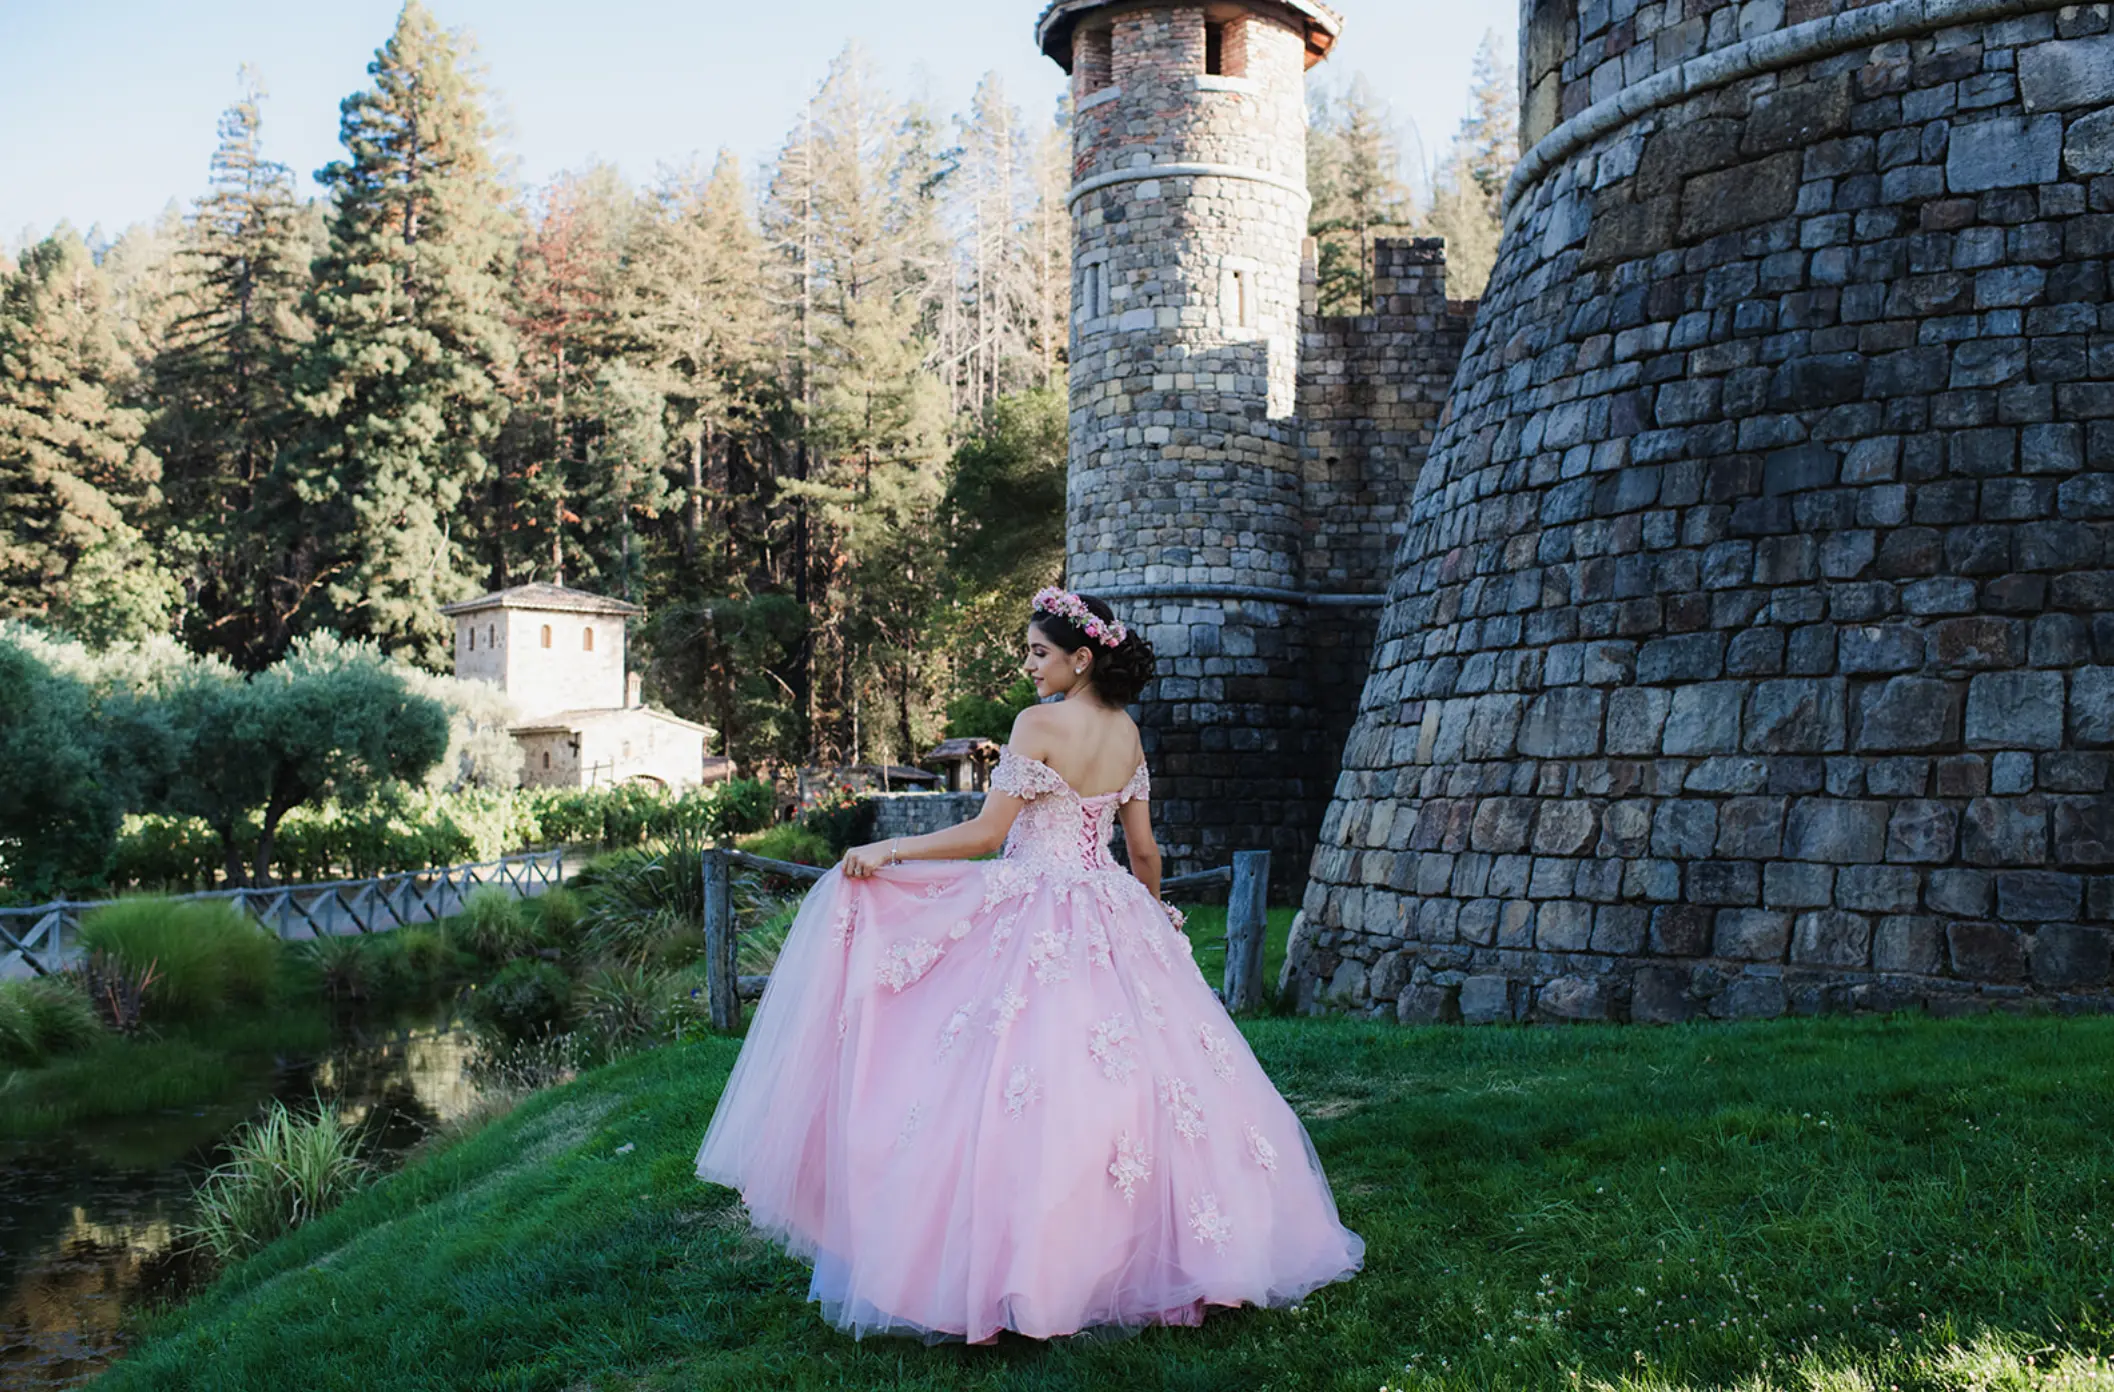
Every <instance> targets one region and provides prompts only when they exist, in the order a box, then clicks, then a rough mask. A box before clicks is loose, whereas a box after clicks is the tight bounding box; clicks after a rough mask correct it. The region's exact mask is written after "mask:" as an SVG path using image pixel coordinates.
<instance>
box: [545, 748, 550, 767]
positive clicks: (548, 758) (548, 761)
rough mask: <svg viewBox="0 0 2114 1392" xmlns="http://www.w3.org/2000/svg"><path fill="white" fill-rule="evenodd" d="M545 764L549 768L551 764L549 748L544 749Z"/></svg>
mask: <svg viewBox="0 0 2114 1392" xmlns="http://www.w3.org/2000/svg"><path fill="white" fill-rule="evenodd" d="M543 766H544V767H545V768H549V767H550V766H551V752H550V751H549V750H548V749H546V750H544V751H543Z"/></svg>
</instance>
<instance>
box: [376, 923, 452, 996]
mask: <svg viewBox="0 0 2114 1392" xmlns="http://www.w3.org/2000/svg"><path fill="white" fill-rule="evenodd" d="M369 941H371V942H372V943H373V944H374V950H375V951H376V952H377V953H380V954H384V955H386V956H387V957H389V958H391V959H393V960H394V962H395V963H396V967H397V973H396V974H397V976H398V977H399V978H400V979H401V980H402V981H403V982H404V983H405V984H407V985H410V984H416V985H425V984H432V983H436V982H438V981H439V980H440V979H441V978H442V977H443V976H445V975H446V974H447V972H448V970H449V968H450V967H452V966H453V965H454V964H453V963H452V962H451V961H450V960H449V953H448V944H447V942H446V941H445V940H444V939H443V938H442V937H441V935H440V934H439V933H438V932H436V931H434V930H433V929H431V928H399V929H397V930H396V931H395V932H393V933H385V934H383V935H382V936H380V937H378V938H372V939H370V940H369Z"/></svg>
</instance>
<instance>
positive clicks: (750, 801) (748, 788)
mask: <svg viewBox="0 0 2114 1392" xmlns="http://www.w3.org/2000/svg"><path fill="white" fill-rule="evenodd" d="M707 796H708V798H709V800H710V803H711V808H712V816H711V820H710V823H709V827H708V829H709V830H710V831H711V833H712V834H713V835H714V836H719V837H734V836H745V835H747V834H749V833H750V832H753V831H762V830H764V829H765V828H767V827H769V826H770V825H771V823H772V822H774V821H776V820H777V819H778V790H777V789H776V788H773V787H772V786H771V785H770V784H768V783H766V782H764V781H763V780H762V779H758V778H737V779H734V780H732V781H730V782H726V783H721V784H719V785H717V786H716V787H714V788H713V789H712V791H711V793H710V794H708V795H707Z"/></svg>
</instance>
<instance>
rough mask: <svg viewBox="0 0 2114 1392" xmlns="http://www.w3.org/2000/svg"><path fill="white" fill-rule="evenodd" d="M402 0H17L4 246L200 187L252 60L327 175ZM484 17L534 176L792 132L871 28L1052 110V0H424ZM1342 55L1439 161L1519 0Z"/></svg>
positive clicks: (1411, 1)
mask: <svg viewBox="0 0 2114 1392" xmlns="http://www.w3.org/2000/svg"><path fill="white" fill-rule="evenodd" d="M398 3H399V0H93V3H82V0H0V244H11V243H13V242H14V241H15V240H16V239H17V238H18V237H19V236H20V234H21V233H22V232H24V231H25V230H29V231H34V232H38V233H41V232H43V231H46V230H48V229H49V228H50V227H51V226H52V225H53V224H54V223H56V222H57V221H59V220H60V219H61V218H65V219H67V220H70V221H71V222H73V223H74V225H75V226H77V227H80V228H82V229H83V230H86V229H87V228H88V227H89V226H90V225H91V224H96V223H100V224H102V226H103V228H104V229H105V230H106V231H107V232H109V233H112V234H114V233H116V232H117V231H118V230H120V229H122V228H123V227H124V226H126V225H127V224H129V223H132V222H136V221H140V220H143V219H149V218H152V217H153V216H155V215H156V214H157V213H158V212H160V210H161V209H162V207H163V205H164V204H166V203H167V202H168V201H169V199H170V198H172V197H174V198H178V199H180V200H184V201H188V200H189V199H190V198H191V197H192V196H194V195H195V194H196V193H198V192H199V191H200V190H201V189H202V188H203V186H204V184H205V179H206V161H207V157H208V156H209V155H210V154H211V152H212V148H213V140H214V136H213V123H214V120H215V119H216V117H217V116H218V114H219V112H220V110H221V109H222V108H223V107H225V106H226V105H227V104H228V102H229V101H230V99H231V98H232V97H233V95H234V93H235V90H236V85H235V70H236V68H237V66H238V65H240V64H242V63H244V62H249V63H252V64H255V65H256V66H257V67H258V68H259V70H260V71H261V72H262V73H263V75H264V79H265V82H266V85H267V86H268V87H269V89H270V92H271V100H270V101H269V103H268V104H267V105H266V107H265V121H266V126H265V140H266V144H267V148H268V152H269V153H270V154H271V155H272V156H273V157H274V158H277V159H280V160H283V161H285V162H286V163H288V164H290V165H292V166H293V168H294V169H295V170H296V172H297V173H298V174H299V175H300V177H301V180H302V185H303V191H304V193H309V192H313V186H312V185H311V184H310V183H309V181H308V180H309V176H310V175H311V174H312V173H313V172H314V171H315V170H316V169H318V168H320V167H321V166H322V165H323V164H325V163H326V162H328V161H329V160H331V159H333V158H335V157H336V155H337V153H338V146H337V119H338V116H337V107H338V102H339V101H340V100H341V99H342V98H343V97H344V96H345V95H346V94H347V93H350V92H352V91H354V90H355V89H357V88H358V87H360V86H361V85H363V83H364V82H365V78H366V72H365V70H366V65H367V62H368V60H369V59H370V58H371V57H372V56H373V52H374V49H375V48H376V46H377V45H379V44H380V43H381V42H382V40H383V39H385V38H386V37H387V36H388V33H389V28H390V25H391V24H392V22H393V21H394V19H395V16H396V12H397V8H398ZM428 3H429V4H430V5H431V8H432V9H433V10H434V12H435V14H436V15H437V16H438V17H439V19H440V21H441V22H442V23H443V24H445V25H447V26H449V27H451V28H453V27H462V28H466V29H468V30H469V31H470V32H471V34H472V35H473V36H474V37H475V38H476V40H477V44H478V49H479V51H480V53H481V55H482V58H483V61H484V63H485V65H486V67H487V69H488V78H489V82H490V85H491V88H492V90H493V92H494V94H495V97H496V99H497V100H496V106H497V110H498V112H499V114H500V116H501V118H502V120H503V122H504V124H505V127H506V135H505V147H506V150H507V152H508V153H509V154H511V155H512V156H513V157H514V159H515V160H516V162H517V168H518V170H519V173H520V175H521V177H522V178H523V179H524V180H526V181H527V182H529V183H531V184H534V183H539V182H541V181H543V180H545V179H547V178H549V177H550V176H551V175H552V174H554V173H556V172H557V171H559V170H561V169H566V168H570V167H575V166H578V165H581V164H584V163H586V162H587V161H588V160H589V159H591V158H595V157H601V158H604V159H607V160H610V161H613V162H614V163H615V164H616V165H617V166H618V167H619V168H620V169H622V170H623V172H624V174H625V175H626V176H627V177H629V178H630V179H631V180H633V181H634V182H644V181H647V180H649V179H651V178H652V177H653V176H654V174H655V172H656V170H657V168H659V167H660V166H663V165H678V164H681V163H683V162H684V161H685V160H687V159H689V158H690V157H691V156H692V155H698V156H701V157H705V158H709V157H710V156H711V154H712V153H713V152H714V151H715V150H717V149H718V148H719V147H721V146H726V147H728V148H731V149H732V150H733V151H734V152H735V153H736V154H737V155H739V156H740V157H741V159H742V162H743V164H744V166H746V167H750V168H753V167H754V165H755V164H756V162H757V161H759V160H761V159H763V158H765V157H767V156H768V155H770V154H771V153H772V152H773V151H775V150H776V148H777V147H778V145H779V143H780V141H781V140H782V139H783V137H784V135H785V133H786V131H787V130H789V129H790V128H791V126H792V123H793V121H794V119H795V117H796V115H797V113H798V111H799V107H800V103H801V101H802V100H803V98H804V96H805V95H806V93H807V92H808V91H809V90H810V89H811V88H812V87H813V86H814V84H815V83H816V82H817V81H819V80H820V78H821V77H822V75H823V73H824V71H825V70H826V69H827V67H828V65H829V62H830V59H831V58H832V57H834V56H835V55H836V53H837V52H838V51H839V50H840V49H841V48H842V47H843V46H844V44H845V43H846V42H847V41H848V40H851V39H854V38H856V39H859V40H861V41H862V42H863V43H864V44H865V45H866V47H867V48H868V50H869V51H870V52H871V53H872V54H873V56H874V57H875V59H876V60H877V61H878V62H879V64H880V66H881V70H882V73H883V75H884V76H885V77H886V78H887V79H888V81H889V83H890V85H891V86H892V87H893V88H894V89H895V90H896V91H898V92H900V93H902V94H904V95H906V96H907V95H922V96H924V97H926V98H927V99H928V100H930V101H931V102H932V103H933V104H934V105H935V106H937V108H938V109H939V110H941V111H942V112H945V113H947V114H949V115H951V114H953V113H955V112H958V111H961V110H962V109H964V108H965V107H966V106H967V105H968V101H969V97H970V94H971V93H972V92H973V91H974V89H975V87H976V83H977V81H978V79H979V78H980V77H981V76H982V75H983V74H984V73H985V72H987V71H991V70H996V71H997V72H999V73H1000V74H1001V76H1002V77H1003V78H1004V81H1005V84H1006V87H1007V90H1008V92H1009V94H1010V95H1011V97H1012V99H1013V101H1014V103H1015V105H1017V106H1020V107H1021V108H1022V109H1023V110H1024V111H1026V112H1027V113H1028V114H1029V115H1031V116H1035V117H1038V118H1039V117H1041V116H1043V115H1044V114H1046V113H1048V112H1050V111H1051V110H1053V109H1054V103H1055V101H1056V99H1057V96H1058V94H1059V91H1060V86H1061V82H1062V75H1061V74H1060V73H1059V71H1058V69H1057V67H1056V65H1055V64H1052V63H1050V62H1049V61H1048V60H1046V59H1044V58H1042V57H1041V56H1040V55H1039V54H1038V53H1037V52H1036V51H1035V45H1034V42H1033V25H1034V20H1035V16H1036V15H1037V13H1038V12H1039V11H1040V9H1041V7H1042V0H888V3H877V2H876V0H685V2H684V3H667V2H666V0H589V2H588V3H585V4H583V3H579V0H568V3H562V4H561V3H558V0H428ZM1337 7H1338V8H1339V9H1341V10H1342V11H1343V12H1344V13H1345V15H1346V27H1345V31H1344V37H1343V42H1342V44H1341V46H1340V47H1339V48H1338V49H1337V52H1336V56H1335V57H1334V58H1333V59H1332V60H1331V61H1330V62H1329V64H1328V65H1327V67H1326V69H1325V71H1327V72H1329V73H1330V74H1331V75H1332V77H1333V78H1334V79H1336V80H1347V79H1348V78H1349V77H1350V75H1351V74H1353V73H1358V72H1362V73H1364V74H1365V75H1366V76H1367V78H1369V79H1370V80H1371V82H1372V84H1373V86H1374V87H1375V89H1376V90H1377V91H1378V93H1379V94H1380V96H1381V97H1382V98H1383V99H1384V100H1386V101H1387V102H1388V103H1389V104H1390V105H1391V106H1392V108H1393V112H1394V115H1395V117H1396V120H1397V123H1398V125H1399V126H1400V127H1401V128H1402V129H1403V130H1404V132H1405V134H1406V135H1408V134H1409V133H1410V132H1411V131H1412V130H1413V131H1414V136H1412V137H1411V143H1410V149H1411V152H1412V158H1414V157H1415V150H1416V146H1415V144H1414V143H1413V142H1414V139H1415V138H1416V137H1421V140H1422V142H1423V144H1424V146H1425V147H1426V148H1427V150H1428V151H1429V156H1428V157H1429V158H1435V157H1436V152H1437V151H1438V150H1439V149H1440V148H1442V147H1443V146H1444V143H1445V141H1446V139H1447V137H1448V136H1449V135H1450V134H1451V133H1452V131H1453V128H1454V126H1455V124H1456V123H1457V122H1458V121H1459V119H1460V117H1461V114H1462V112H1463V109H1464V106H1465V101H1466V93H1467V87H1468V76H1469V63H1470V61H1471V59H1472V58H1473V56H1474V53H1475V49H1476V46H1477V44H1478V43H1479V42H1480V41H1481V40H1482V37H1483V35H1484V34H1485V33H1486V32H1488V31H1492V30H1495V31H1496V32H1497V34H1498V37H1499V42H1500V44H1501V45H1502V46H1503V51H1504V52H1505V53H1506V54H1507V55H1508V56H1509V55H1510V54H1511V53H1512V51H1513V47H1514V44H1515V35H1516V32H1517V31H1516V28H1515V23H1516V21H1515V18H1514V12H1515V9H1516V6H1515V4H1514V3H1513V0H1337Z"/></svg>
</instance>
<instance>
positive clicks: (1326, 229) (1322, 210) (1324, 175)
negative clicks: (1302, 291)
mask: <svg viewBox="0 0 2114 1392" xmlns="http://www.w3.org/2000/svg"><path fill="white" fill-rule="evenodd" d="M1312 106H1313V113H1312V120H1311V122H1310V124H1309V126H1308V136H1307V180H1308V183H1309V185H1310V187H1311V188H1312V191H1313V195H1314V205H1313V211H1312V212H1311V213H1309V214H1308V224H1307V230H1308V231H1309V232H1310V233H1311V234H1312V235H1313V236H1314V238H1315V239H1316V240H1317V241H1318V242H1319V243H1320V263H1321V264H1320V272H1321V287H1320V294H1321V312H1322V313H1324V314H1363V313H1365V312H1366V309H1367V307H1368V306H1369V305H1370V304H1371V303H1372V297H1373V242H1374V240H1375V239H1376V238H1379V237H1384V236H1390V235H1393V236H1400V235H1402V234H1403V233H1405V232H1407V231H1408V230H1409V226H1410V222H1411V219H1412V216H1413V213H1412V208H1411V201H1410V193H1409V188H1408V186H1407V185H1405V184H1404V183H1403V181H1402V152H1401V147H1400V145H1399V143H1398V142H1397V141H1396V139H1395V134H1394V131H1393V130H1392V129H1391V128H1390V125H1389V119H1388V112H1387V108H1386V107H1385V106H1384V105H1383V104H1382V103H1381V101H1380V100H1379V98H1378V97H1376V96H1375V95H1374V94H1373V89H1372V86H1371V84H1369V83H1368V82H1367V81H1366V80H1365V75H1364V74H1363V73H1360V74H1358V75H1357V76H1356V77H1355V78H1353V79H1352V81H1351V85H1350V86H1349V88H1347V89H1346V90H1345V91H1344V92H1343V93H1342V94H1341V95H1340V96H1338V95H1331V94H1330V92H1329V91H1328V90H1327V89H1326V88H1316V89H1315V93H1314V98H1313V103H1312Z"/></svg>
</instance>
